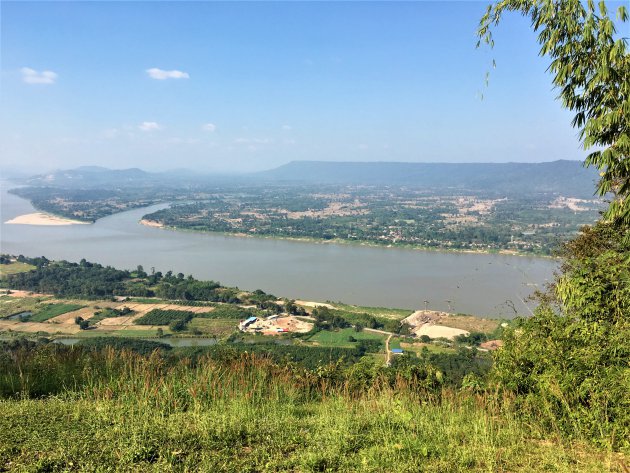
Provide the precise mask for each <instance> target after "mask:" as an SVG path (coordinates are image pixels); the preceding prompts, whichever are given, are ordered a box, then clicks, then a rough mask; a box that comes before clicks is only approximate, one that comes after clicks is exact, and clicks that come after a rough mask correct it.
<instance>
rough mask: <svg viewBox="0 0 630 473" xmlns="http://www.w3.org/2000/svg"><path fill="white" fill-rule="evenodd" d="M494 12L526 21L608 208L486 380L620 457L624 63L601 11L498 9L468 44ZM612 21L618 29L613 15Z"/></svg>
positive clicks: (626, 328) (629, 217)
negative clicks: (596, 172) (595, 171)
mask: <svg viewBox="0 0 630 473" xmlns="http://www.w3.org/2000/svg"><path fill="white" fill-rule="evenodd" d="M506 12H518V13H521V14H522V15H525V16H527V17H529V18H530V19H531V22H532V27H533V29H534V30H535V31H536V32H538V42H539V43H540V45H541V49H540V54H541V55H542V56H548V57H549V58H550V59H551V64H550V66H549V69H550V71H551V72H552V74H553V84H554V85H555V86H556V87H557V88H558V89H559V90H560V99H561V100H562V103H563V105H564V106H565V107H566V108H568V109H569V110H571V111H573V112H575V117H574V119H573V125H574V126H576V127H578V128H579V130H580V137H581V139H582V142H583V145H584V147H585V149H594V150H593V151H592V152H591V153H590V154H589V155H588V157H587V159H586V164H587V165H592V166H596V167H597V168H598V169H599V170H600V176H601V179H600V181H599V184H598V192H599V193H600V194H601V195H605V194H608V193H611V194H612V196H613V198H612V201H611V203H610V205H609V207H608V209H607V210H606V212H605V214H604V215H603V218H602V219H601V220H600V221H599V222H598V223H597V224H596V225H594V226H593V227H591V228H585V229H583V231H582V234H581V235H580V236H579V237H577V238H576V239H575V240H573V241H572V242H569V243H568V244H567V245H565V247H564V248H563V254H562V256H563V258H564V262H563V266H562V268H561V272H560V274H559V275H558V277H557V278H556V281H555V284H554V289H553V290H552V291H550V292H548V293H547V294H544V295H543V296H542V300H541V305H540V306H539V307H538V308H537V310H536V313H535V315H534V316H533V317H531V318H530V319H528V320H521V321H520V323H519V326H518V328H516V329H513V330H508V331H507V332H506V334H505V339H504V340H505V346H504V348H503V349H502V350H499V351H498V352H497V355H496V358H495V367H494V374H495V375H496V377H497V379H498V381H499V382H500V384H501V385H502V386H503V387H504V388H506V389H508V390H511V391H513V392H515V393H518V394H519V396H518V399H519V400H520V401H521V402H522V403H523V410H525V411H526V410H532V411H534V412H535V414H536V415H537V416H540V417H542V418H543V419H546V420H548V421H549V423H550V424H551V425H553V426H555V428H559V429H560V430H563V431H564V432H565V433H567V434H568V435H571V436H574V435H585V436H587V437H589V438H591V439H593V440H595V441H597V442H600V443H604V444H606V445H608V446H612V447H613V448H622V449H623V448H626V449H627V448H630V398H629V397H628V392H630V363H629V361H628V360H630V344H629V343H628V340H630V136H629V134H630V101H629V96H630V59H629V55H628V53H627V52H626V47H627V44H626V39H625V38H622V37H617V36H618V35H617V33H616V30H615V23H614V21H613V19H612V18H611V16H610V14H609V11H608V8H607V7H606V4H605V3H604V2H603V1H602V2H600V3H599V4H598V6H597V7H596V6H595V4H594V3H593V1H592V0H588V1H587V2H586V3H584V2H582V1H580V0H557V1H552V0H500V1H498V2H496V3H493V4H491V5H490V6H489V7H488V10H487V11H486V14H485V15H484V16H483V18H482V19H481V22H480V25H479V30H478V34H479V38H480V40H479V42H480V43H483V42H485V43H487V44H489V45H490V46H493V44H494V42H493V39H492V29H493V28H494V27H495V26H496V25H497V24H499V22H500V20H501V18H502V17H503V16H504V14H505V13H506ZM617 19H618V20H619V22H620V24H621V25H624V26H626V22H627V19H628V16H627V12H626V9H625V7H620V8H619V9H618V11H617Z"/></svg>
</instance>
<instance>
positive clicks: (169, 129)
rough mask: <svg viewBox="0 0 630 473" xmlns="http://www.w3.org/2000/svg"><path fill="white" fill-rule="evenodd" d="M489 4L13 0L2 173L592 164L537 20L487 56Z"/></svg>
mask: <svg viewBox="0 0 630 473" xmlns="http://www.w3.org/2000/svg"><path fill="white" fill-rule="evenodd" d="M486 5H487V3H486V2H405V3H396V2H389V1H388V2H382V3H380V2H369V3H368V2H349V3H324V2H308V3H300V2H284V3H272V2H257V3H243V2H233V3H216V2H78V3H74V2H63V3H53V2H46V3H34V2H7V1H3V2H2V3H1V9H2V11H1V17H2V25H1V26H2V33H1V34H2V37H1V40H2V46H1V47H2V50H1V81H2V82H1V98H0V101H1V102H0V110H1V112H0V113H1V117H0V139H1V154H2V165H3V168H5V169H6V168H11V167H18V168H31V169H33V168H34V169H37V170H46V169H52V168H67V167H74V166H78V165H88V164H89V165H91V164H99V165H104V166H109V167H131V166H138V167H142V168H144V169H148V170H161V169H169V168H179V167H190V168H193V167H196V168H199V169H203V170H204V171H208V170H217V171H231V170H232V171H244V170H258V169H266V168H270V167H274V166H276V165H279V164H283V163H285V162H288V161H291V160H305V159H308V160H346V161H431V162H443V161H448V162H470V161H486V162H488V161H549V160H555V159H582V158H583V157H584V152H583V151H581V149H580V146H579V142H578V139H577V132H576V130H574V129H572V128H571V127H570V123H569V122H570V119H571V115H570V114H569V113H568V112H567V111H564V110H562V108H561V106H560V104H559V103H558V102H557V101H556V100H555V96H556V95H557V91H554V90H552V87H551V77H550V75H549V74H548V73H546V72H545V70H546V68H547V64H548V62H547V60H544V59H541V58H539V57H538V56H537V53H538V46H537V44H536V42H535V36H534V34H533V33H532V32H531V30H530V27H529V22H528V21H527V20H525V19H523V18H521V17H519V16H516V15H514V16H511V17H509V18H508V19H507V20H506V21H505V22H504V23H503V24H502V25H501V26H500V27H499V29H498V30H497V33H496V35H495V39H496V47H495V49H494V50H493V51H490V50H488V49H482V50H476V49H475V42H476V37H475V28H476V26H477V24H478V21H479V18H480V17H481V15H482V14H483V12H484V9H485V7H486ZM492 58H495V59H496V62H497V69H495V70H491V71H490V72H491V76H490V84H489V87H488V88H485V87H484V78H485V73H486V71H488V70H490V69H491V63H492ZM480 92H482V93H483V95H484V98H483V100H481V98H480V95H479V93H480Z"/></svg>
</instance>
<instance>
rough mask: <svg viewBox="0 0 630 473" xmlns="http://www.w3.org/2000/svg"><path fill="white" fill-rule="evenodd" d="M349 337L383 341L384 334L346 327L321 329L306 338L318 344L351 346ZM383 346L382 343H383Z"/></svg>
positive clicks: (352, 344)
mask: <svg viewBox="0 0 630 473" xmlns="http://www.w3.org/2000/svg"><path fill="white" fill-rule="evenodd" d="M350 337H354V338H355V339H356V340H382V341H383V343H385V335H381V334H378V333H372V332H367V331H362V332H356V331H355V330H354V329H351V328H346V329H342V330H338V331H335V332H333V331H328V330H322V331H321V332H317V333H316V334H314V335H313V336H312V337H310V338H309V339H308V341H309V342H315V343H317V344H318V345H320V346H335V347H348V348H350V347H353V346H355V345H356V343H355V342H351V341H350V340H349V339H350ZM383 346H384V345H383Z"/></svg>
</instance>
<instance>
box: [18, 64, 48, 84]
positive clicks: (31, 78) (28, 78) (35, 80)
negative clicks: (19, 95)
mask: <svg viewBox="0 0 630 473" xmlns="http://www.w3.org/2000/svg"><path fill="white" fill-rule="evenodd" d="M20 72H21V73H22V81H23V82H25V83H27V84H54V83H55V81H56V80H57V74H56V73H55V72H53V71H41V72H39V71H36V70H35V69H31V68H30V67H23V68H22V69H20Z"/></svg>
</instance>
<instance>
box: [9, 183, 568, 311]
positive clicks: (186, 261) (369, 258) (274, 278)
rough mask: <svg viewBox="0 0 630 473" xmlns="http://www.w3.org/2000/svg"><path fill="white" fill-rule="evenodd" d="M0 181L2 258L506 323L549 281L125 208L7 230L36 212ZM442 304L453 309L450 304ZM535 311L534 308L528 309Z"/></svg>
mask: <svg viewBox="0 0 630 473" xmlns="http://www.w3.org/2000/svg"><path fill="white" fill-rule="evenodd" d="M7 188H8V184H7V183H6V182H0V199H1V202H0V204H1V213H0V220H1V221H2V224H1V227H0V230H1V235H0V250H1V251H2V253H9V254H15V255H18V254H23V255H26V256H46V257H47V258H50V259H65V260H68V261H79V260H80V259H81V258H86V259H87V260H88V261H94V262H98V263H101V264H105V265H112V266H115V267H117V268H126V269H134V268H135V267H136V266H137V265H139V264H141V265H143V266H144V268H145V270H150V269H151V268H155V269H156V271H162V272H165V271H168V270H169V269H170V270H173V271H174V272H175V273H178V272H182V273H185V274H192V275H194V276H195V277H196V278H199V279H214V280H216V281H220V282H221V283H223V284H225V285H230V286H238V287H241V288H243V289H249V290H253V289H257V288H260V289H263V290H264V291H267V292H271V293H273V294H276V295H278V296H282V297H290V298H295V299H306V300H315V301H326V300H331V301H343V302H346V303H351V304H359V305H369V306H383V307H402V308H423V307H424V305H425V302H424V301H428V307H429V308H430V309H440V310H448V309H449V305H450V306H451V308H452V310H453V311H455V312H463V313H469V314H475V315H480V316H483V315H489V316H502V317H508V318H511V317H513V316H514V314H515V309H516V311H518V313H519V315H528V314H530V309H529V308H528V306H527V305H526V302H524V300H525V299H526V298H527V297H528V295H530V294H531V293H532V292H533V291H534V290H535V289H536V288H537V287H538V288H541V287H542V286H543V285H544V283H545V282H548V281H549V280H550V278H551V277H552V273H553V270H554V269H555V267H556V263H555V262H554V261H552V260H548V259H541V258H533V257H532V258H530V257H518V256H504V255H492V254H470V253H446V252H433V251H419V250H407V249H397V248H374V247H366V246H350V245H336V244H318V243H307V242H295V241H286V240H273V239H259V238H243V237H229V236H223V235H215V234H210V233H192V232H179V231H174V230H166V229H160V228H151V227H146V226H144V225H141V224H139V223H138V222H139V220H140V219H141V218H142V216H143V215H145V214H147V213H150V212H151V211H152V210H155V209H157V208H162V207H164V206H153V207H149V208H144V209H137V210H131V211H128V212H122V213H119V214H116V215H112V216H109V217H106V218H103V219H100V220H98V221H97V222H96V223H94V224H93V225H68V226H56V227H53V226H33V225H19V224H5V223H4V222H6V221H7V220H10V219H12V218H13V217H16V216H18V215H23V214H27V213H32V212H35V209H33V207H32V205H31V204H30V203H29V202H28V201H26V200H24V199H21V198H19V197H16V196H14V195H11V194H8V193H7ZM447 301H450V303H449V302H447ZM529 306H530V307H531V304H529Z"/></svg>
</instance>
